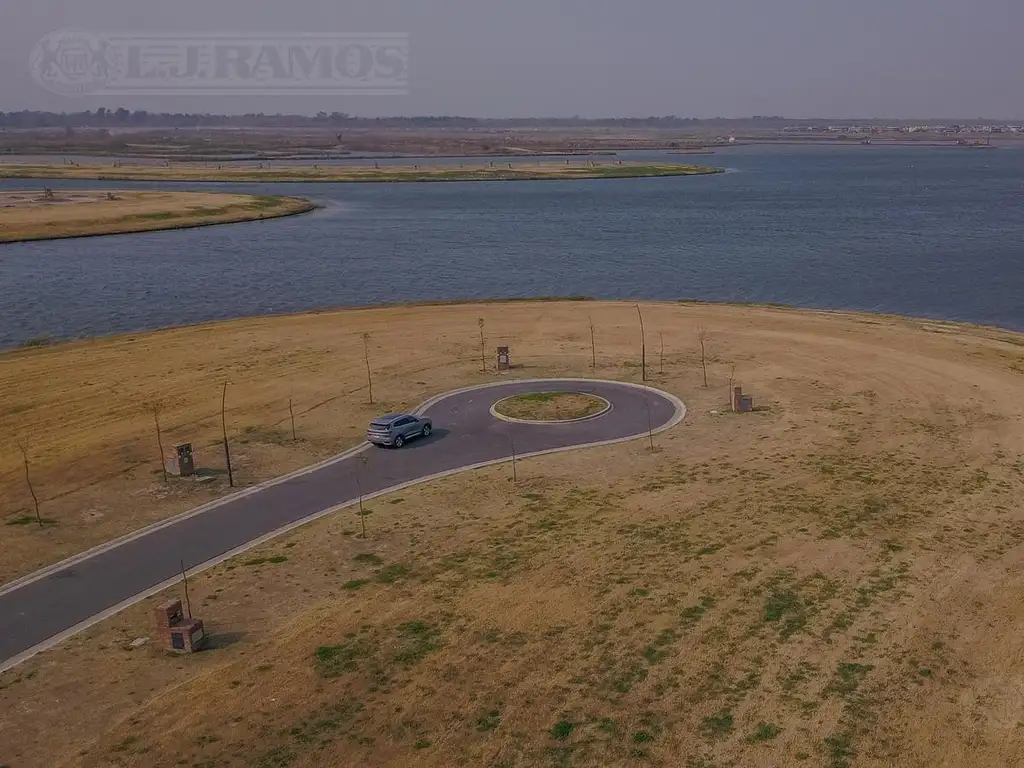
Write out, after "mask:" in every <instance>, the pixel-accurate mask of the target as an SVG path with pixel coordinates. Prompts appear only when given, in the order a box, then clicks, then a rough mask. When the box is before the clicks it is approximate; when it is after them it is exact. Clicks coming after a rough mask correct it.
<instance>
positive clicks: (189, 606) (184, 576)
mask: <svg viewBox="0 0 1024 768" xmlns="http://www.w3.org/2000/svg"><path fill="white" fill-rule="evenodd" d="M178 564H179V565H180V566H181V583H182V584H184V585H185V610H187V611H188V617H189V618H190V619H191V618H192V601H191V600H189V597H188V573H187V572H186V571H185V561H184V560H179V561H178Z"/></svg>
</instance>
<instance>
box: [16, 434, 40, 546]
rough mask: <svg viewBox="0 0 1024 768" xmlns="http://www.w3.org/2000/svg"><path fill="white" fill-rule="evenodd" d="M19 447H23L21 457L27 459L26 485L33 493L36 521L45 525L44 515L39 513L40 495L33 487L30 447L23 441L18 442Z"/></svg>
mask: <svg viewBox="0 0 1024 768" xmlns="http://www.w3.org/2000/svg"><path fill="white" fill-rule="evenodd" d="M18 448H20V449H21V458H22V459H24V461H25V485H27V486H28V492H29V493H30V494H32V504H33V505H34V506H35V509H36V522H37V523H39V527H40V528H42V527H43V517H42V515H40V514H39V497H38V496H36V489H35V488H33V487H32V478H31V477H30V476H29V472H28V449H26V448H25V446H24V444H23V443H18Z"/></svg>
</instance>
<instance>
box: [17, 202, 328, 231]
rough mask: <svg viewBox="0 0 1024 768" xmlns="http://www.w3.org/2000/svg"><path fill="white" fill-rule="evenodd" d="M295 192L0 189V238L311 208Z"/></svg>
mask: <svg viewBox="0 0 1024 768" xmlns="http://www.w3.org/2000/svg"><path fill="white" fill-rule="evenodd" d="M313 207H314V206H313V204H312V203H310V202H309V201H308V200H303V199H301V198H297V197H278V196H261V195H236V194H222V193H212V192H136V191H126V190H58V191H55V192H51V193H47V192H45V191H44V190H39V191H38V192H36V191H16V192H0V243H13V242H19V241H25V240H50V239H56V238H62V237H89V236H93V235H113V234H124V233H128V232H147V231H151V230H160V229H182V228H185V227H203V226H207V225H210V224H229V223H233V222H239V221H252V220H255V219H272V218H277V217H280V216H291V215H293V214H297V213H305V212H306V211H310V210H312V209H313Z"/></svg>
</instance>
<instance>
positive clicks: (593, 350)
mask: <svg viewBox="0 0 1024 768" xmlns="http://www.w3.org/2000/svg"><path fill="white" fill-rule="evenodd" d="M588 319H589V320H590V367H591V368H597V345H596V344H594V320H593V318H588Z"/></svg>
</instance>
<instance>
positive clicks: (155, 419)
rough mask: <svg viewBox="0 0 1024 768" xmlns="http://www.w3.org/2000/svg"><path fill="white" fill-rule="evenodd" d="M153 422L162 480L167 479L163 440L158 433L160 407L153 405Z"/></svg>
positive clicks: (165, 480)
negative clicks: (162, 475)
mask: <svg viewBox="0 0 1024 768" xmlns="http://www.w3.org/2000/svg"><path fill="white" fill-rule="evenodd" d="M153 423H154V424H155V425H156V447H157V448H158V449H159V450H160V469H161V470H162V471H163V473H164V482H165V483H166V482H168V480H167V459H165V458H164V441H163V437H162V436H161V435H160V409H159V408H158V407H156V406H154V407H153Z"/></svg>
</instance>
